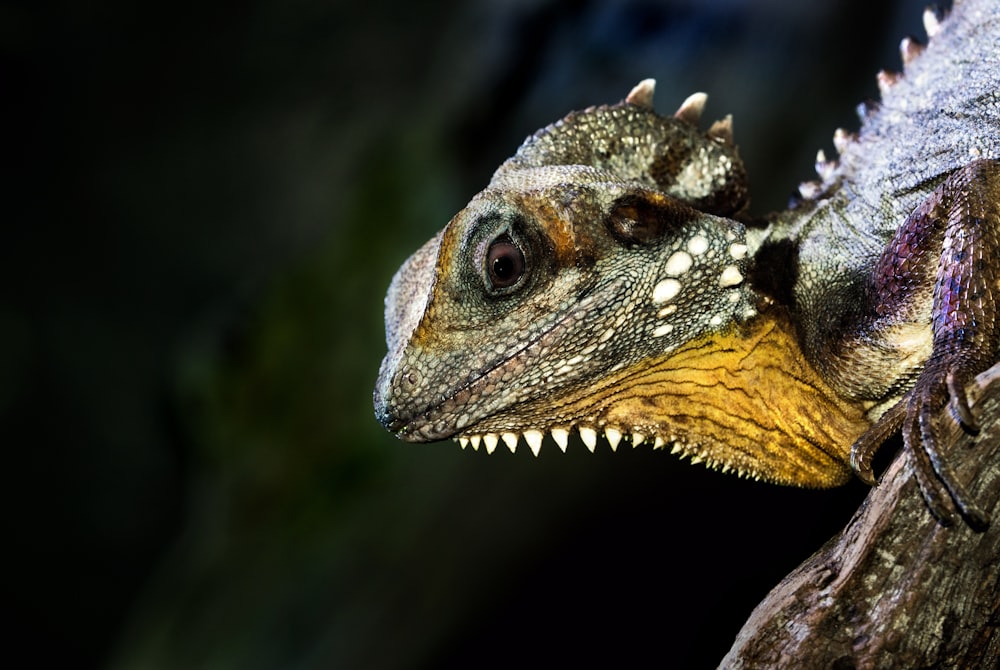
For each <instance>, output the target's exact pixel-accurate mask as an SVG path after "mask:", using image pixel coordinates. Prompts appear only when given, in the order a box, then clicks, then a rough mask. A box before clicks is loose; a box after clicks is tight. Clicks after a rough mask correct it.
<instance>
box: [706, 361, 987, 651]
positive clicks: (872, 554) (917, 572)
mask: <svg viewBox="0 0 1000 670" xmlns="http://www.w3.org/2000/svg"><path fill="white" fill-rule="evenodd" d="M970 400H971V401H972V402H974V403H975V407H974V413H975V414H976V417H977V421H979V423H980V425H981V426H982V430H981V432H980V433H979V435H978V436H976V437H975V438H972V437H970V436H969V435H966V434H964V433H963V432H962V431H961V429H960V428H959V427H958V426H957V425H950V426H948V427H944V426H942V427H941V429H942V431H948V430H950V431H951V435H950V438H951V443H952V444H953V445H954V447H953V448H952V453H951V455H950V459H951V462H952V464H953V465H954V466H955V469H956V471H957V472H958V475H959V478H960V479H961V480H962V481H963V482H968V488H969V490H970V492H971V493H972V494H973V495H974V496H975V499H976V500H977V501H978V502H979V503H980V505H981V506H982V507H983V509H985V510H987V511H988V512H989V513H990V514H991V516H992V519H993V523H992V524H991V525H990V527H989V528H988V529H987V530H986V531H985V532H982V533H977V532H975V531H973V530H971V529H970V528H969V527H968V526H966V525H964V524H960V525H956V526H954V527H951V528H945V527H943V526H941V525H939V524H938V523H937V522H936V521H935V520H934V519H933V518H932V517H931V515H930V513H929V512H928V511H927V508H926V506H925V505H924V502H923V499H922V498H921V497H920V493H919V491H918V489H917V486H916V482H915V481H914V479H913V476H912V468H911V466H910V464H909V462H908V459H907V458H906V456H905V454H900V455H899V456H897V458H896V459H895V460H894V461H893V463H892V465H891V466H890V467H889V469H888V471H887V472H886V474H885V476H884V477H883V479H882V483H881V484H880V485H879V486H878V487H877V488H875V489H873V490H872V492H871V494H870V495H869V496H868V498H867V499H866V500H865V502H864V503H863V504H862V506H861V508H860V509H859V510H858V512H857V514H855V516H854V518H853V519H852V520H851V521H850V523H848V525H847V527H846V528H845V529H844V530H843V531H842V532H841V533H840V535H838V536H836V537H834V538H833V539H832V540H830V541H829V542H828V543H827V544H826V545H825V546H824V547H823V548H822V549H820V550H819V551H818V552H817V553H816V554H814V555H813V556H812V557H810V558H809V559H808V560H807V561H806V562H805V563H803V564H802V565H801V566H799V567H798V568H797V569H796V570H795V571H794V572H792V573H791V574H789V575H788V576H787V577H786V578H785V579H784V580H783V581H782V582H781V583H780V584H778V586H776V587H775V588H774V589H773V590H772V591H771V592H770V593H769V594H768V595H767V597H766V598H765V599H764V600H763V602H761V603H760V604H759V605H758V606H757V608H756V609H755V610H754V611H753V613H752V614H751V615H750V618H749V619H748V620H747V623H746V624H745V625H744V627H743V629H742V630H741V631H740V632H739V634H738V635H737V637H736V642H735V644H734V645H733V647H732V649H731V650H730V651H729V653H728V654H727V655H726V657H725V658H724V659H723V661H722V663H721V667H723V668H760V667H768V668H771V667H782V668H784V667H809V668H814V667H815V668H831V667H836V668H900V667H906V668H914V667H935V668H951V667H961V668H980V667H998V663H1000V505H998V501H1000V365H997V366H994V367H993V368H991V369H990V370H987V371H986V372H984V373H983V374H981V375H980V376H979V377H978V378H977V380H976V383H975V384H974V388H971V389H970ZM947 423H949V424H954V422H947ZM945 434H947V433H945Z"/></svg>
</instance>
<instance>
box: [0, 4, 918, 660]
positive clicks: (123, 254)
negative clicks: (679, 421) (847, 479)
mask: <svg viewBox="0 0 1000 670" xmlns="http://www.w3.org/2000/svg"><path fill="white" fill-rule="evenodd" d="M922 8H923V1H922V0H921V2H915V1H913V2H909V1H908V2H902V1H899V2H896V3H886V4H884V5H883V4H882V3H870V2H868V3H865V2H859V1H857V0H852V1H851V2H834V1H833V0H823V1H820V2H812V3H793V2H787V3H782V2H776V1H772V2H761V3H753V4H751V3H746V2H737V1H735V0H710V1H708V2H695V1H694V0H688V1H683V0H674V1H672V2H651V1H649V2H640V1H638V0H628V1H625V2H620V3H598V2H585V1H579V0H577V1H571V0H562V1H560V0H551V1H546V0H519V1H517V2H513V1H512V2H495V3H488V2H472V3H459V2H442V3H435V4H424V3H396V2H388V1H387V0H367V1H366V2H362V3H347V2H317V1H310V0H297V1H291V2H278V1H276V0H259V1H257V2H245V3H170V4H156V3H153V4H135V3H124V2H94V3H70V2H64V3H35V4H27V3H25V4H10V3H3V4H2V5H0V49H2V54H0V55H2V62H0V66H2V70H0V95H2V96H3V101H4V102H3V107H4V111H3V114H4V118H5V120H6V123H5V124H4V125H5V129H6V131H7V132H5V133H4V134H5V136H6V138H5V142H4V144H5V148H4V155H5V157H6V159H7V160H6V163H7V164H8V171H9V172H8V176H7V178H6V179H5V180H4V182H5V187H6V188H5V189H4V190H5V192H6V193H5V197H4V200H5V205H6V207H5V210H6V215H5V216H4V219H5V221H4V224H5V225H4V231H5V236H4V238H5V239H4V242H3V244H0V254H2V257H0V260H2V263H0V266H2V270H0V271H2V272H3V273H4V275H3V282H2V288H0V291H2V293H0V295H2V302H0V369H2V372H3V374H2V375H0V416H2V421H3V423H2V435H0V437H2V440H3V446H4V449H5V453H6V454H7V455H8V456H9V458H8V461H7V464H6V466H5V467H4V468H3V473H4V474H3V477H4V480H3V485H2V490H3V493H4V496H5V501H6V502H5V504H4V505H3V535H4V539H5V542H4V551H3V554H4V559H3V565H4V569H3V579H2V605H3V608H4V610H5V612H6V613H7V615H8V616H6V617H5V618H6V620H7V621H8V622H13V625H9V624H8V626H6V627H5V630H4V637H5V638H6V640H5V644H4V646H5V650H6V653H7V655H8V656H9V657H10V658H16V657H18V656H20V655H21V653H29V654H30V656H29V657H30V658H32V659H34V660H35V663H33V665H35V666H36V667H43V666H46V665H55V664H65V665H67V666H68V667H75V668H87V667H113V668H157V667H162V668H180V667H185V668H195V667H204V668H279V667H280V668H372V669H381V668H386V669H388V668H459V667H461V668H468V667H476V668H492V667H509V666H512V665H517V666H520V667H541V666H546V667H549V666H558V667H563V666H568V665H571V664H573V665H578V666H584V667H587V666H594V665H612V664H613V665H615V666H616V667H630V666H634V665H638V664H640V663H642V662H644V661H647V660H648V661H653V662H657V663H658V664H663V665H671V664H672V665H674V666H676V667H710V666H712V665H713V664H715V663H716V662H717V661H718V659H720V658H721V656H722V655H723V653H724V652H725V650H726V649H728V647H729V645H730V643H731V641H732V639H733V636H734V635H735V634H736V632H737V630H738V629H739V627H740V625H741V624H742V622H743V621H744V620H745V618H746V617H747V615H748V614H749V612H750V610H751V609H752V607H753V606H754V605H755V604H756V603H757V602H758V601H759V600H760V598H761V597H763V595H764V594H765V593H766V592H767V591H768V590H769V588H770V587H771V586H773V585H774V584H775V583H776V582H777V581H778V579H780V578H781V577H782V576H783V575H784V574H785V573H786V572H787V571H788V570H790V569H791V568H792V567H794V566H795V565H797V564H798V563H799V562H800V561H801V560H803V559H804V558H806V556H808V555H809V554H810V553H811V552H812V551H813V550H815V549H817V548H818V547H819V545H820V544H821V543H822V542H823V541H825V540H826V539H827V538H828V537H829V536H830V535H832V533H833V532H835V530H836V529H838V528H839V527H840V526H841V525H843V524H844V523H845V522H846V520H847V519H848V518H849V517H850V515H851V514H852V512H853V510H854V509H855V508H856V506H857V504H858V502H859V501H860V500H861V498H862V497H863V495H864V493H865V489H864V487H862V486H860V485H858V484H855V485H852V486H848V487H846V488H844V489H842V490H838V491H833V492H810V491H797V490H791V489H781V488H777V487H771V486H766V485H761V484H752V483H749V482H745V481H742V480H739V479H736V478H733V477H726V476H722V475H719V474H715V473H710V472H708V471H706V470H705V469H704V468H702V467H701V466H696V467H693V466H691V465H689V464H687V463H683V462H680V461H678V460H677V459H676V458H674V457H671V456H669V455H667V454H665V453H662V452H656V453H654V452H653V451H652V450H651V449H649V448H648V447H646V448H641V449H636V450H623V451H621V452H619V453H617V454H612V453H611V452H610V450H609V449H608V448H607V445H606V444H601V445H600V446H599V447H598V451H597V453H596V454H594V455H591V454H590V453H588V452H587V451H586V450H585V449H584V447H583V446H582V445H580V444H579V442H574V443H572V444H571V446H570V449H569V453H567V454H566V455H563V454H560V453H559V452H558V451H557V450H555V449H554V448H553V447H552V445H551V443H547V444H546V446H545V447H543V451H542V454H541V456H540V457H539V458H537V459H535V458H533V457H532V456H531V454H530V452H529V451H528V450H526V449H523V448H522V449H521V450H519V453H517V454H516V455H511V454H509V453H508V452H507V451H506V450H503V449H501V450H499V451H498V452H497V453H496V454H494V455H493V456H487V455H486V454H485V453H474V452H471V451H468V452H463V451H461V450H460V449H459V448H458V446H457V445H455V444H453V443H445V444H433V445H419V446H416V445H406V444H403V443H401V442H398V441H396V440H395V439H393V438H392V437H391V436H389V435H388V434H386V433H384V432H383V431H382V429H381V428H380V426H378V424H377V423H376V422H375V420H374V418H373V416H372V407H371V391H372V387H373V384H374V380H375V375H376V372H377V369H378V364H379V361H380V358H381V356H382V355H383V353H384V341H383V336H382V313H381V310H382V296H383V294H384V291H385V289H386V287H387V285H388V282H389V279H390V277H391V276H392V273H393V272H394V271H395V269H396V267H398V265H399V264H400V263H401V262H402V261H403V259H404V258H405V257H406V256H407V255H408V254H409V253H410V252H412V251H413V250H415V249H416V248H417V246H418V245H419V244H421V243H422V242H423V241H425V240H426V239H427V238H429V237H430V236H431V235H432V234H433V233H434V232H435V231H436V230H437V229H439V228H440V227H442V226H443V225H444V224H445V223H446V222H447V220H448V219H449V218H450V217H451V215H452V214H453V213H454V212H455V211H457V210H458V209H459V208H461V207H462V206H463V205H464V204H465V202H466V201H467V200H468V199H469V198H470V197H471V196H472V195H473V194H474V193H475V192H476V191H477V190H479V189H480V188H482V187H483V186H484V185H485V184H486V182H487V181H488V179H489V176H490V174H491V173H492V170H493V168H495V167H496V166H497V165H498V164H499V163H500V162H501V161H502V160H503V159H504V158H506V157H507V156H509V155H510V154H512V153H513V151H514V150H515V149H516V147H517V145H518V144H519V143H520V141H521V140H522V139H523V138H524V136H526V135H527V134H529V133H530V132H533V131H534V130H535V129H536V128H538V127H540V126H542V125H545V124H547V123H550V122H552V121H554V120H555V119H557V118H558V117H560V116H562V115H563V114H564V113H565V112H567V111H569V110H570V109H574V108H580V107H584V106H587V105H590V104H597V103H605V102H614V101H617V100H619V99H621V98H622V97H623V96H624V95H625V93H627V91H628V90H629V88H630V87H631V86H632V85H634V84H635V83H636V82H638V81H639V80H640V79H642V78H645V77H649V76H653V77H656V78H657V80H658V85H657V103H658V107H659V109H660V110H661V111H662V112H664V113H669V112H671V111H673V109H675V108H676V106H677V105H678V104H679V103H680V102H681V101H682V100H683V99H684V98H685V97H686V96H687V95H688V94H689V93H691V92H693V91H696V90H704V91H707V92H708V93H709V94H710V101H709V106H708V109H707V112H706V115H707V116H709V117H712V118H716V117H721V116H722V115H724V114H726V113H730V112H732V113H733V114H734V117H735V130H736V139H737V142H738V143H739V144H740V146H741V151H742V154H743V157H744V159H745V161H746V163H747V166H748V170H749V172H750V176H751V180H752V187H753V194H754V206H753V210H754V211H755V212H756V213H759V214H761V213H764V212H767V211H769V210H772V209H776V208H780V207H782V206H783V205H784V203H785V201H786V199H787V196H788V195H789V194H790V193H791V192H792V190H793V189H794V188H795V185H796V184H797V183H798V181H800V180H801V179H805V178H808V177H809V176H810V175H811V166H812V162H813V157H814V155H815V151H816V149H817V148H819V147H824V148H825V149H826V150H827V152H828V153H829V154H831V155H833V152H832V143H831V141H830V138H831V136H832V133H833V130H834V129H835V128H836V127H837V126H847V127H848V128H856V126H857V120H856V118H855V116H854V111H853V110H854V107H855V105H856V104H857V103H858V102H860V101H861V100H864V99H865V98H872V97H876V86H875V78H874V73H875V72H876V71H877V70H878V69H879V68H882V67H887V68H898V67H899V56H898V52H897V45H898V42H899V39H900V38H901V37H902V36H903V35H905V34H914V35H917V36H919V37H921V38H922V37H923V33H922V30H921V28H920V12H921V10H922ZM710 120H711V119H706V121H710Z"/></svg>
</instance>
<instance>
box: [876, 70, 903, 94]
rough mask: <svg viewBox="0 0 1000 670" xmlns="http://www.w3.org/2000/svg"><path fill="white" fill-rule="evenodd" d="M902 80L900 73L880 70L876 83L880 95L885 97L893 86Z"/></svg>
mask: <svg viewBox="0 0 1000 670" xmlns="http://www.w3.org/2000/svg"><path fill="white" fill-rule="evenodd" d="M899 79H900V74H899V73H898V72H889V71H888V70H879V71H878V73H877V74H876V75H875V82H876V83H877V84H878V90H879V93H881V94H882V96H883V97H884V96H885V94H886V93H888V92H889V89H891V88H892V87H893V86H895V85H896V83H897V82H898V81H899Z"/></svg>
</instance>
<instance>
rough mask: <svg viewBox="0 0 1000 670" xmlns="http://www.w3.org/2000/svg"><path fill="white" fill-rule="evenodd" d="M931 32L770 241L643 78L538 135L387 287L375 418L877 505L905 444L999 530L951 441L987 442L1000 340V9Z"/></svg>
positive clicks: (708, 142)
mask: <svg viewBox="0 0 1000 670" xmlns="http://www.w3.org/2000/svg"><path fill="white" fill-rule="evenodd" d="M925 23H926V25H927V27H928V34H929V35H930V36H931V38H932V40H931V43H930V45H929V46H928V47H927V49H926V52H925V51H924V48H923V47H920V46H918V45H917V44H916V43H915V42H913V41H912V40H904V42H903V45H902V53H903V59H904V63H905V65H906V71H905V75H893V74H886V73H880V76H879V81H880V85H881V86H882V88H883V101H882V104H881V106H879V107H877V108H874V109H870V110H868V111H867V112H866V114H865V118H864V123H863V125H862V129H861V131H860V132H859V134H858V135H857V136H850V135H848V134H847V133H845V132H844V131H838V133H837V135H836V136H835V138H834V141H835V144H837V146H838V150H839V151H840V153H841V156H840V160H839V161H838V162H830V161H826V159H825V158H824V157H823V156H822V155H820V156H819V157H818V162H817V170H818V173H819V175H820V180H819V181H817V182H813V183H810V184H804V185H803V186H802V187H801V192H802V194H803V200H802V201H801V202H800V203H798V204H797V205H796V206H794V207H792V208H791V209H789V210H788V211H786V212H781V213H778V214H775V215H773V216H772V217H770V220H769V223H768V225H767V226H766V227H765V228H754V227H750V226H748V225H747V224H746V222H745V221H744V220H743V218H742V217H743V211H744V209H745V206H746V202H747V187H746V178H745V173H744V170H743V167H742V164H741V163H740V160H739V157H738V155H737V152H736V149H735V147H734V146H733V144H732V132H731V124H730V122H729V120H728V119H726V120H724V121H721V122H717V123H716V124H714V125H713V126H712V127H711V128H710V129H709V130H708V131H707V132H706V133H704V134H702V133H701V132H699V131H698V130H697V124H698V120H699V116H700V112H701V108H702V106H703V104H704V96H703V95H700V94H698V95H695V96H692V97H691V98H689V99H688V100H687V101H685V103H684V104H683V105H682V106H681V108H680V109H679V110H678V111H677V113H676V114H675V115H674V116H673V117H662V116H659V115H657V114H656V113H655V112H654V111H653V109H652V94H653V85H652V82H651V81H648V80H647V81H646V82H642V83H640V84H639V86H637V87H636V88H635V89H634V90H633V91H632V92H631V93H630V94H629V96H628V97H627V98H626V99H625V100H624V101H623V102H622V103H619V104H617V105H613V106H608V107H597V108H590V109H587V110H584V111H582V112H577V113H573V114H570V115H569V116H567V117H566V118H565V119H563V120H562V121H560V122H557V123H556V124H553V125H552V126H549V127H548V128H545V129H542V130H541V131H539V132H538V133H536V134H535V135H534V136H533V137H531V138H529V139H528V140H527V141H526V142H525V144H524V145H523V146H522V147H521V148H520V149H519V150H518V152H517V154H515V156H513V157H512V158H511V159H509V160H508V161H506V162H505V163H504V164H503V165H501V166H500V168H499V169H498V170H497V172H496V173H495V174H494V176H493V179H492V180H491V182H490V184H489V186H488V187H487V188H486V189H485V190H484V191H483V192H481V193H480V194H478V195H477V196H476V197H475V198H473V200H472V201H471V202H470V203H469V205H468V206H467V207H466V208H465V209H463V210H462V211H461V212H459V214H458V215H456V216H455V218H454V219H452V221H451V222H450V223H449V224H448V226H447V227H446V228H445V229H444V230H443V231H442V232H441V233H440V234H439V235H438V236H436V237H435V238H434V239H432V240H431V241H430V242H428V243H427V244H426V245H424V247H422V248H421V249H420V250H419V251H417V252H416V253H415V254H414V255H413V256H412V257H411V258H410V259H409V260H408V261H407V262H406V263H405V264H404V265H403V266H402V267H401V268H400V270H399V272H398V273H397V274H396V276H395V278H394V279H393V282H392V286H391V287H390V290H389V293H388V295H387V297H386V333H387V342H388V346H389V352H388V354H387V356H386V358H385V360H384V361H383V364H382V369H381V371H380V374H379V380H378V384H377V387H376V390H375V406H376V414H377V416H378V418H379V420H380V421H381V422H382V423H383V425H385V426H386V427H387V428H388V429H389V430H391V431H392V432H394V433H395V434H397V435H398V436H399V437H401V438H403V439H406V440H410V441H429V440H437V439H444V438H455V439H458V440H459V441H460V442H461V443H462V445H463V446H465V445H466V444H470V443H471V444H472V446H473V447H475V448H478V446H479V445H480V444H481V443H482V444H484V445H485V447H486V449H487V450H488V451H491V452H492V451H493V450H494V449H495V448H496V446H497V444H498V443H499V442H500V441H501V440H502V441H503V442H505V443H506V444H507V445H508V446H509V447H510V448H511V450H513V449H515V448H516V446H517V444H518V442H519V441H520V440H521V439H522V438H523V439H524V440H525V442H526V443H527V444H528V446H529V447H530V448H531V449H532V450H533V451H534V452H535V453H536V454H537V453H538V450H539V448H540V445H541V444H542V441H543V436H544V434H546V433H548V434H550V435H551V436H552V438H553V440H554V441H555V442H556V443H557V444H558V445H559V446H560V447H561V448H563V449H565V446H566V439H567V435H568V434H569V432H570V431H573V430H576V431H578V432H579V434H580V436H581V438H582V440H583V441H584V443H585V444H586V445H587V446H588V447H589V448H590V449H593V448H594V446H595V444H596V441H597V436H598V434H600V433H603V434H604V435H605V437H606V438H607V440H608V442H609V443H610V445H611V446H612V448H615V447H617V445H618V444H619V442H620V441H621V440H623V439H628V440H630V441H631V442H632V443H633V444H639V443H642V442H647V441H648V442H651V443H652V444H653V445H654V447H662V446H667V445H669V446H670V447H671V450H672V451H674V452H678V453H680V454H682V455H686V456H690V457H691V459H692V461H704V462H706V463H707V464H709V465H710V466H712V467H717V468H720V469H722V470H733V471H735V472H737V473H739V474H742V475H747V476H753V477H756V478H760V479H766V480H769V481H773V482H778V483H783V484H793V485H798V486H832V485H836V484H840V483H842V482H844V481H845V480H846V479H847V478H848V477H849V476H850V471H851V467H852V466H853V468H854V469H855V470H856V471H857V472H858V474H859V475H860V476H861V477H862V478H864V479H865V480H867V481H870V482H873V481H874V477H873V474H872V472H871V467H870V463H871V458H872V455H873V453H874V452H875V450H876V449H877V448H878V447H879V446H880V445H881V443H882V442H883V441H884V440H885V439H886V438H887V437H888V436H889V435H891V434H892V433H893V432H895V431H896V430H898V429H900V428H901V429H902V432H903V437H904V442H905V445H906V449H907V451H908V453H909V454H910V456H911V458H912V459H913V461H914V464H915V466H916V472H917V480H918V482H919V483H920V487H921V490H922V492H923V494H924V497H925V499H926V500H927V502H928V505H929V507H930V509H931V511H932V512H933V513H934V514H935V515H936V516H937V517H938V518H939V519H941V520H942V521H943V522H945V523H948V522H950V521H951V520H952V519H953V517H954V515H955V512H956V511H958V512H960V513H961V514H962V515H963V516H964V518H965V519H966V520H967V521H968V522H969V523H970V524H971V525H973V526H975V527H983V526H985V524H986V523H988V519H987V518H986V517H985V515H983V514H982V512H981V511H980V510H979V509H978V508H977V507H976V505H975V502H974V501H972V500H970V499H969V497H968V495H967V494H966V493H965V491H964V488H963V486H962V483H961V482H959V481H957V480H956V478H955V477H954V475H953V474H952V472H951V470H950V468H949V467H948V463H947V458H946V445H942V444H940V440H939V439H938V437H937V435H938V432H939V431H938V428H937V426H938V425H939V422H940V421H946V420H959V421H961V422H963V424H964V425H966V426H967V427H968V428H969V429H970V430H974V429H975V425H974V420H973V418H972V414H971V411H970V410H969V408H968V403H967V401H966V399H965V392H964V388H965V386H966V384H967V383H968V382H970V381H971V379H972V378H973V377H974V376H975V374H977V373H978V372H980V371H982V370H984V369H985V368H987V367H989V366H990V365H991V364H992V363H994V362H995V361H996V360H997V348H998V342H1000V326H998V324H997V318H996V317H997V305H996V300H995V298H994V291H995V290H996V288H997V287H998V286H1000V275H998V264H997V261H996V259H997V258H1000V255H998V252H1000V248H998V246H1000V240H998V231H1000V207H998V204H997V203H998V202H1000V167H998V165H1000V163H998V162H997V159H998V158H1000V93H998V92H1000V87H998V85H997V84H998V77H1000V74H998V73H1000V62H998V59H1000V50H997V49H996V48H995V45H996V44H997V43H998V42H1000V9H998V8H997V7H995V6H993V5H992V4H988V3H986V2H975V1H973V2H966V3H963V4H959V5H957V6H956V9H955V11H954V12H953V16H952V17H951V18H950V19H949V20H947V21H945V22H943V23H941V22H939V21H938V18H937V17H936V16H935V15H934V14H931V13H928V14H927V15H925Z"/></svg>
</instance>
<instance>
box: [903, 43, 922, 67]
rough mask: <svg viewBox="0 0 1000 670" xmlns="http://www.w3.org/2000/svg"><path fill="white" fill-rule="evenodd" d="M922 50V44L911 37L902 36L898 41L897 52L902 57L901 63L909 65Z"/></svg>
mask: <svg viewBox="0 0 1000 670" xmlns="http://www.w3.org/2000/svg"><path fill="white" fill-rule="evenodd" d="M923 51H924V45H923V44H921V43H920V42H918V41H916V40H915V39H913V38H912V37H904V38H903V41H901V42H900V43H899V54H900V57H901V58H902V59H903V65H909V64H910V63H912V62H913V61H915V60H916V59H917V56H919V55H920V54H921V53H923Z"/></svg>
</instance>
